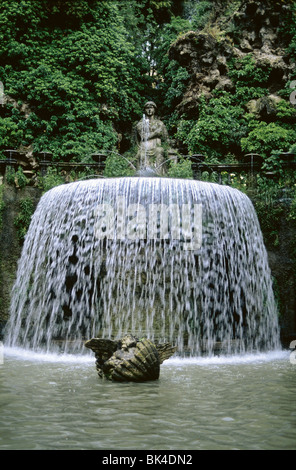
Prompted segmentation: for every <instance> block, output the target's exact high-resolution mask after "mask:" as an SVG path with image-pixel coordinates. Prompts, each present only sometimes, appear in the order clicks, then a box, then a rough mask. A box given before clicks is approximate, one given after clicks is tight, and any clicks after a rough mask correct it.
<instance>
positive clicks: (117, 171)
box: [104, 153, 135, 178]
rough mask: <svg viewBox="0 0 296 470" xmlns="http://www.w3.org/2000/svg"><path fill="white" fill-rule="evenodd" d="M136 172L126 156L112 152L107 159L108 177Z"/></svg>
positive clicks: (106, 171)
mask: <svg viewBox="0 0 296 470" xmlns="http://www.w3.org/2000/svg"><path fill="white" fill-rule="evenodd" d="M134 173H135V171H134V170H133V168H132V167H131V165H130V164H129V162H128V161H127V160H125V158H124V157H122V156H121V155H118V154H116V153H112V154H111V155H109V156H108V157H107V159H106V166H105V169H104V176H105V177H106V178H111V177H114V178H115V177H119V176H132V175H133V174H134Z"/></svg>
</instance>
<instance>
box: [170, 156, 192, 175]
mask: <svg viewBox="0 0 296 470" xmlns="http://www.w3.org/2000/svg"><path fill="white" fill-rule="evenodd" d="M168 176H169V177H170V178H185V179H193V171H192V168H191V162H190V160H186V159H185V158H180V159H179V161H178V162H174V161H173V162H171V163H170V167H169V170H168Z"/></svg>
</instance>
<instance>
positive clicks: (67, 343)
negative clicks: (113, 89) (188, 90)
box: [6, 104, 279, 371]
mask: <svg viewBox="0 0 296 470" xmlns="http://www.w3.org/2000/svg"><path fill="white" fill-rule="evenodd" d="M149 107H150V108H153V109H154V106H151V104H149ZM152 116H153V113H152V114H151V116H150V118H152ZM146 124H147V123H146ZM141 126H142V123H139V125H138V126H137V129H138V130H139V129H142V128H143V126H142V127H141ZM147 127H148V130H149V132H151V135H152V137H153V138H152V139H150V138H149V132H148V135H146V143H147V142H148V141H149V142H150V144H149V146H148V149H147V146H145V145H144V143H145V139H144V138H143V136H142V137H141V145H140V147H139V154H138V155H139V160H140V161H142V162H143V158H144V164H143V165H142V164H140V165H139V169H140V170H145V171H146V170H147V169H149V168H150V169H152V170H153V172H155V171H156V169H157V168H158V167H159V166H161V165H162V164H163V163H164V161H165V156H164V153H163V152H162V151H161V138H160V137H158V136H157V135H158V134H157V129H160V130H161V132H162V133H164V128H163V126H160V125H159V124H157V125H155V126H154V122H153V119H150V121H149V125H148V126H147ZM146 132H147V129H146ZM153 140H154V144H153V145H152V143H151V142H152V141H153ZM143 151H144V154H143ZM145 152H146V153H145ZM153 174H154V173H153ZM126 335H132V336H133V337H134V338H136V340H135V341H136V343H135V344H133V346H132V347H133V348H137V347H138V346H137V344H138V342H141V341H142V340H143V338H146V339H147V341H149V344H153V345H154V347H155V348H156V351H158V353H159V348H160V347H161V345H164V344H167V343H169V344H172V345H173V347H175V349H176V353H177V354H179V355H199V354H209V355H211V354H214V353H215V351H216V348H217V345H218V346H219V350H220V351H221V350H222V351H223V352H225V353H233V352H236V353H237V352H238V353H243V352H246V351H248V352H249V351H259V350H260V351H261V350H270V349H276V348H277V347H278V346H279V328H278V318H277V309H276V304H275V300H274V295H273V289H272V280H271V275H270V269H269V266H268V260H267V253H266V249H265V247H264V243H263V238H262V234H261V230H260V226H259V222H258V219H257V216H256V213H255V210H254V208H253V205H252V203H251V201H250V199H249V198H248V197H247V196H246V195H245V194H243V193H241V192H240V191H238V190H236V189H233V188H230V187H228V186H220V185H218V184H213V183H205V182H200V181H192V180H182V179H170V178H166V177H161V178H160V177H159V176H152V177H142V176H135V177H129V178H108V179H93V180H87V181H80V182H76V183H71V184H66V185H61V186H58V187H56V188H54V189H52V190H50V191H48V192H47V193H46V194H45V195H44V196H43V197H42V198H41V200H40V202H39V204H38V207H37V209H36V212H35V214H34V215H33V218H32V221H31V225H30V228H29V231H28V233H27V236H26V239H25V243H24V247H23V252H22V256H21V259H20V262H19V268H18V273H17V278H16V282H15V286H14V289H13V293H12V302H11V316H10V321H9V325H8V329H7V335H6V337H7V342H8V344H9V345H11V346H17V345H18V346H22V347H28V348H33V349H35V350H39V349H42V350H46V351H52V350H54V349H55V348H59V347H60V345H61V344H62V345H63V350H65V351H71V352H76V353H77V352H78V353H83V351H85V341H89V340H90V338H91V340H90V341H92V340H94V339H97V340H98V339H103V340H110V341H113V342H114V343H112V344H113V346H112V354H111V355H110V356H108V357H105V361H103V362H102V361H101V362H100V366H99V368H100V369H102V366H103V363H105V362H106V361H109V360H110V357H111V356H112V355H113V354H114V353H116V351H120V350H122V347H121V343H120V341H122V338H124V337H125V336H126ZM137 338H139V339H137ZM89 344H90V343H88V346H87V347H89ZM143 344H144V343H143V341H142V344H141V345H140V347H143ZM147 344H148V343H147ZM147 344H146V345H145V347H146V346H147ZM149 347H150V346H149ZM151 347H152V346H151ZM157 348H158V349H157ZM91 349H92V348H91ZM123 349H124V348H123ZM175 349H174V350H175ZM93 350H94V351H95V352H96V350H95V349H93ZM133 351H135V349H134V350H133ZM154 352H155V351H154ZM172 352H173V350H171V353H172ZM155 354H156V353H155ZM159 357H160V356H159ZM98 359H99V360H101V359H102V358H101V359H100V357H99V358H98V357H97V360H98ZM117 359H118V357H117ZM160 362H161V357H160V359H159V363H160ZM107 365H108V364H107ZM109 365H110V362H109ZM103 369H104V367H103ZM107 369H108V367H107V366H106V367H105V369H104V370H105V371H106V370H107ZM113 369H114V368H113ZM113 369H112V370H113ZM108 370H110V368H109V369H108Z"/></svg>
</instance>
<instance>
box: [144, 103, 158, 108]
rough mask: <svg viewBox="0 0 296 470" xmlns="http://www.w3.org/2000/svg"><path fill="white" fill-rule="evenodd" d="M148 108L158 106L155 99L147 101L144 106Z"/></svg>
mask: <svg viewBox="0 0 296 470" xmlns="http://www.w3.org/2000/svg"><path fill="white" fill-rule="evenodd" d="M147 108H154V109H156V108H157V106H156V104H155V103H154V101H147V103H146V104H145V106H144V109H145V110H146V109H147Z"/></svg>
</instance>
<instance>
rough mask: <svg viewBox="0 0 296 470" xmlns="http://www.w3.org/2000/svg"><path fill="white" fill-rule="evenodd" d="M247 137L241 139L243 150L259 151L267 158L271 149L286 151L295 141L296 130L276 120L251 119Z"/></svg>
mask: <svg viewBox="0 0 296 470" xmlns="http://www.w3.org/2000/svg"><path fill="white" fill-rule="evenodd" d="M250 127H251V130H250V132H249V133H248V136H247V137H243V138H242V139H241V146H242V149H243V151H245V152H248V153H249V152H254V153H260V154H261V155H263V156H264V157H265V158H268V157H269V156H270V155H271V154H272V152H273V151H275V150H276V151H284V152H287V151H288V150H289V148H290V146H291V145H292V144H293V143H294V142H296V131H295V130H291V129H289V128H285V127H284V126H283V125H281V124H278V123H276V122H270V123H266V122H265V121H253V122H252V123H251V126H250Z"/></svg>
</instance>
